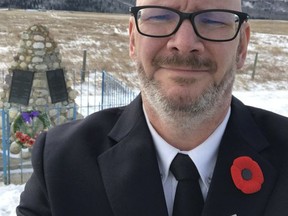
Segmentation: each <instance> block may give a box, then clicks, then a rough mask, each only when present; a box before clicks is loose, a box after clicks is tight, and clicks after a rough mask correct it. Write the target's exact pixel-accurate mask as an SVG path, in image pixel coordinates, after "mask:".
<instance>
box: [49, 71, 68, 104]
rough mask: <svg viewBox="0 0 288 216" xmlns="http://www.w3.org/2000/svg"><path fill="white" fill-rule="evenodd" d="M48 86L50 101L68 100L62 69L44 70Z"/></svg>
mask: <svg viewBox="0 0 288 216" xmlns="http://www.w3.org/2000/svg"><path fill="white" fill-rule="evenodd" d="M46 75H47V81H48V87H49V92H50V97H51V101H52V103H53V104H54V103H58V102H62V101H67V100H68V92H67V88H66V82H65V77H64V71H63V70H62V69H57V70H51V71H46Z"/></svg>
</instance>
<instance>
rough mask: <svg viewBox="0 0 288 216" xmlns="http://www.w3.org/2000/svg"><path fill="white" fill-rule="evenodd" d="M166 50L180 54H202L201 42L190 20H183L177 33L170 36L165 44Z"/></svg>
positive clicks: (202, 46)
mask: <svg viewBox="0 0 288 216" xmlns="http://www.w3.org/2000/svg"><path fill="white" fill-rule="evenodd" d="M167 46H168V49H171V50H173V51H174V52H175V51H177V52H179V53H182V54H188V53H191V52H203V50H204V45H203V40H202V39H201V38H199V37H198V36H197V35H196V33H195V30H194V28H193V26H192V23H191V21H190V20H184V21H183V23H182V24H181V26H180V27H179V29H178V31H177V32H176V33H175V34H174V35H172V36H171V38H170V39H169V41H168V43H167Z"/></svg>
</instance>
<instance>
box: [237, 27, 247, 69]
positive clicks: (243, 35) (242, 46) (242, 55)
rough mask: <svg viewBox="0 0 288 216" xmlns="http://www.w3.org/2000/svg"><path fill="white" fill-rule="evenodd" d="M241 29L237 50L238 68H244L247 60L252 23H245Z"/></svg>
mask: <svg viewBox="0 0 288 216" xmlns="http://www.w3.org/2000/svg"><path fill="white" fill-rule="evenodd" d="M240 31H241V32H240V42H239V46H238V50H237V69H240V68H242V67H243V65H244V63H245V60H246V56H247V50H248V44H249V41H250V25H249V24H248V23H243V26H242V28H241V30H240Z"/></svg>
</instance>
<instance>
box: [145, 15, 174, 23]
mask: <svg viewBox="0 0 288 216" xmlns="http://www.w3.org/2000/svg"><path fill="white" fill-rule="evenodd" d="M145 20H147V21H148V20H151V21H168V20H171V16H169V15H165V14H163V15H155V16H149V17H146V19H145Z"/></svg>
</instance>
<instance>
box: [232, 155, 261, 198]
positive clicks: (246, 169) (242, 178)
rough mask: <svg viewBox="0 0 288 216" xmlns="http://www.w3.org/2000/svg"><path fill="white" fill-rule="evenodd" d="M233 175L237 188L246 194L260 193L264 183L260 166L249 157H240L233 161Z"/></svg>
mask: <svg viewBox="0 0 288 216" xmlns="http://www.w3.org/2000/svg"><path fill="white" fill-rule="evenodd" d="M231 175H232V179H233V182H234V184H235V186H236V187H237V188H238V189H239V190H241V191H242V192H243V193H245V194H253V193H256V192H258V191H259V190H260V189H261V186H262V184H263V182H264V176H263V173H262V170H261V168H260V166H259V165H258V163H257V162H256V161H254V160H252V158H250V157H247V156H241V157H238V158H236V159H235V160H234V161H233V165H232V166H231Z"/></svg>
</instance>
